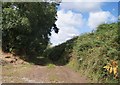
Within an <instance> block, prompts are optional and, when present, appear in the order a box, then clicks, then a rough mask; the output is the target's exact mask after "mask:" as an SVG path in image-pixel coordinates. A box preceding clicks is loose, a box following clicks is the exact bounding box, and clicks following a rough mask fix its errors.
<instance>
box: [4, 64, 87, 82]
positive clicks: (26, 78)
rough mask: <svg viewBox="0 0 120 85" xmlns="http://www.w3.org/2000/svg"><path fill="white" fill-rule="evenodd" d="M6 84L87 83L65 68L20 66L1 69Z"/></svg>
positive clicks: (84, 79) (83, 78)
mask: <svg viewBox="0 0 120 85" xmlns="http://www.w3.org/2000/svg"><path fill="white" fill-rule="evenodd" d="M8 72H9V73H8ZM2 81H3V82H6V83H8V82H9V83H11V82H12V83H16V82H17V83H87V82H88V80H87V79H86V78H85V77H81V76H80V75H79V73H77V72H75V71H73V70H71V69H70V68H68V67H66V66H54V67H53V68H48V66H27V67H26V66H20V67H16V66H14V67H12V68H11V67H10V68H8V67H3V80H2Z"/></svg>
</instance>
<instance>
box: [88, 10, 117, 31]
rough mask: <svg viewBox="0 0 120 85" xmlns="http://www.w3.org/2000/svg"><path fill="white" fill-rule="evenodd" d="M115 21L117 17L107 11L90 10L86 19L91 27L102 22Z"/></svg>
mask: <svg viewBox="0 0 120 85" xmlns="http://www.w3.org/2000/svg"><path fill="white" fill-rule="evenodd" d="M115 21H117V18H116V17H115V16H113V15H112V14H111V13H110V12H109V11H100V12H90V13H89V19H88V26H89V27H90V28H91V29H96V27H97V26H98V25H100V24H103V23H111V22H115Z"/></svg>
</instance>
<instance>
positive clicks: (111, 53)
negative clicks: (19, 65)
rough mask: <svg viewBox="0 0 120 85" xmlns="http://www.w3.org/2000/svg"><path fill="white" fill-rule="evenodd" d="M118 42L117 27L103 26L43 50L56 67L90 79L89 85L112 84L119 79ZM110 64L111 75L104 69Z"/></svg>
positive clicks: (119, 53) (116, 24) (119, 54)
mask: <svg viewBox="0 0 120 85" xmlns="http://www.w3.org/2000/svg"><path fill="white" fill-rule="evenodd" d="M118 42H119V38H118V23H112V24H102V25H100V26H99V27H98V28H97V30H96V31H94V32H92V33H87V34H83V35H81V36H78V37H76V38H73V39H71V40H68V41H67V42H65V43H63V44H61V45H58V46H55V47H53V48H50V49H48V50H46V53H45V56H46V57H48V58H49V59H51V60H52V61H53V62H54V63H55V64H57V65H65V64H67V65H68V66H69V67H71V68H74V69H75V70H76V71H79V72H80V73H82V74H83V75H86V76H87V77H89V78H90V79H91V82H109V83H110V82H112V83H113V82H118V79H119V78H118V71H119V70H120V69H118V61H119V60H120V57H119V56H120V51H119V44H118ZM109 63H110V64H111V63H115V65H111V67H110V69H112V70H111V72H109V70H107V68H105V66H108V64H109ZM119 65H120V64H119ZM114 67H115V69H116V70H114Z"/></svg>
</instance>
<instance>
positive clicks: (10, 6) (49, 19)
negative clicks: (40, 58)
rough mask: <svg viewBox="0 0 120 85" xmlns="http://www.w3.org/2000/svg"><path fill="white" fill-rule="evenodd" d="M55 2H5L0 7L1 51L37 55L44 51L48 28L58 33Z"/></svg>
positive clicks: (47, 38) (46, 43)
mask: <svg viewBox="0 0 120 85" xmlns="http://www.w3.org/2000/svg"><path fill="white" fill-rule="evenodd" d="M56 5H57V4H56V3H49V2H34V3H33V2H32V3H31V2H25V3H18V2H14V3H13V2H11V3H10V2H9V3H3V5H2V9H3V10H2V17H3V20H2V50H3V51H6V52H14V53H15V54H26V55H32V56H33V55H40V54H42V52H43V51H44V50H45V49H46V47H47V45H48V43H49V37H48V36H50V35H51V29H54V30H55V32H56V33H58V28H57V27H56V25H55V21H56V20H57V19H56V17H57V15H56V14H57V7H56Z"/></svg>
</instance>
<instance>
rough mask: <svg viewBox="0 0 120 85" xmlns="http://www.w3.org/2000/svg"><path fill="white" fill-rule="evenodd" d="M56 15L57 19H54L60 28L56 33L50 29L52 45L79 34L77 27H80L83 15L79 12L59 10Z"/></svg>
mask: <svg viewBox="0 0 120 85" xmlns="http://www.w3.org/2000/svg"><path fill="white" fill-rule="evenodd" d="M57 15H58V20H57V21H56V25H57V27H58V28H59V29H60V30H59V33H58V34H56V33H54V31H52V36H51V39H50V41H51V42H52V43H53V45H58V44H60V43H63V42H65V41H66V40H68V39H71V38H73V37H74V36H78V35H79V34H80V31H79V30H78V28H80V27H82V26H83V24H84V20H83V17H82V15H81V14H79V13H74V12H72V11H67V12H65V11H64V10H60V11H58V12H57Z"/></svg>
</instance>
